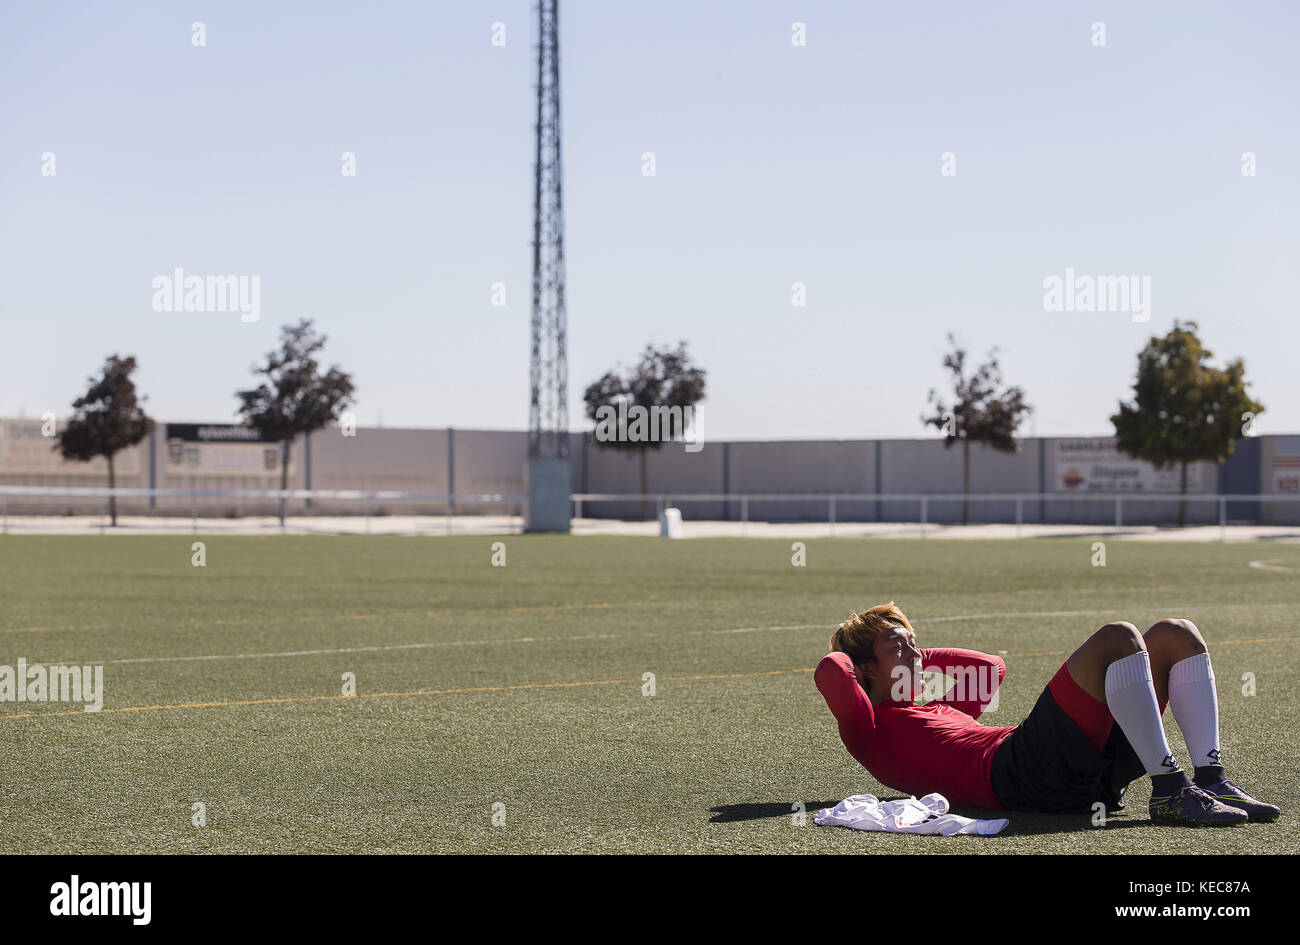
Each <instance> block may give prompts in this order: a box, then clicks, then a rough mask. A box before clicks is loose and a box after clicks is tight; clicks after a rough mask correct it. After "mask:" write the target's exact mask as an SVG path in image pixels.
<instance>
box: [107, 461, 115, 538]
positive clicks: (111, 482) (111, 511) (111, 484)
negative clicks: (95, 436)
mask: <svg viewBox="0 0 1300 945" xmlns="http://www.w3.org/2000/svg"><path fill="white" fill-rule="evenodd" d="M108 488H110V489H115V488H117V478H116V476H115V475H114V474H113V456H112V454H111V453H110V454H109V456H108ZM108 517H109V521H111V522H112V523H113V527H114V528H116V527H117V496H115V495H110V496H109V497H108Z"/></svg>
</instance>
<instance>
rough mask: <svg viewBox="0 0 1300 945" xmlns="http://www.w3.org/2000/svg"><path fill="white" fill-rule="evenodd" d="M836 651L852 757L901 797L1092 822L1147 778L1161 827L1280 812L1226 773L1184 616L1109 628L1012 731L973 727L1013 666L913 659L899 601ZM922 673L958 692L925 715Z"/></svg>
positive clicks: (827, 662)
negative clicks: (1169, 720) (1176, 736)
mask: <svg viewBox="0 0 1300 945" xmlns="http://www.w3.org/2000/svg"><path fill="white" fill-rule="evenodd" d="M831 650H832V651H833V652H831V653H830V654H829V655H828V656H826V657H825V658H823V659H822V661H821V663H820V664H819V665H818V666H817V672H816V674H815V677H814V678H815V679H816V682H817V688H818V689H819V690H821V694H822V696H824V697H825V699H826V704H827V705H828V706H829V707H830V710H831V712H832V713H833V714H834V715H835V718H836V721H838V722H839V729H840V738H841V739H842V740H843V742H844V747H845V748H847V749H848V750H849V754H851V755H852V756H853V757H854V758H856V759H857V760H858V761H859V762H860V763H861V764H862V766H863V767H864V768H866V769H867V770H868V771H869V772H871V774H872V776H873V777H875V778H876V780H878V781H880V782H881V783H882V784H886V785H888V786H889V787H891V788H895V789H896V790H899V791H904V792H906V793H908V794H914V795H916V796H917V797H921V796H922V795H924V794H928V793H930V792H938V793H940V794H942V795H944V796H945V797H946V798H948V801H949V802H950V803H952V804H954V805H968V806H974V807H990V808H995V809H1000V810H1035V811H1055V812H1072V811H1080V812H1090V811H1091V810H1092V805H1093V804H1094V803H1096V802H1098V801H1100V802H1102V803H1104V804H1105V805H1106V809H1107V810H1120V809H1122V808H1123V806H1124V792H1125V790H1126V789H1127V788H1128V785H1129V783H1130V782H1131V781H1133V780H1135V779H1137V778H1140V777H1141V776H1142V774H1143V773H1144V772H1145V773H1146V774H1148V775H1150V776H1151V808H1150V809H1151V819H1152V820H1153V821H1156V822H1158V823H1168V824H1187V825H1192V826H1196V825H1201V824H1214V825H1232V824H1241V823H1245V822H1246V821H1247V820H1254V821H1272V820H1277V818H1278V814H1279V809H1278V808H1277V807H1274V806H1273V805H1272V804H1264V803H1262V802H1260V801H1257V800H1256V799H1255V798H1253V797H1251V796H1250V795H1249V794H1247V793H1246V792H1245V791H1243V790H1242V789H1241V788H1239V787H1238V786H1237V785H1236V784H1234V783H1232V782H1231V781H1229V780H1228V778H1227V775H1226V774H1225V773H1224V770H1223V764H1222V758H1221V756H1220V754H1219V703H1218V698H1217V696H1216V695H1215V691H1214V671H1213V670H1212V669H1211V668H1210V656H1209V652H1208V651H1207V649H1206V646H1205V641H1204V640H1203V639H1202V638H1201V634H1200V632H1199V631H1198V630H1197V629H1196V626H1195V625H1194V624H1193V623H1192V622H1191V621H1190V620H1181V619H1165V620H1160V621H1157V622H1156V623H1155V624H1153V625H1152V627H1151V629H1149V630H1147V632H1146V633H1145V634H1141V633H1138V631H1137V628H1136V627H1134V626H1133V625H1132V624H1131V623H1108V624H1106V625H1105V626H1104V627H1102V628H1101V629H1100V630H1098V631H1097V632H1096V633H1094V634H1093V635H1092V636H1091V637H1089V638H1088V639H1087V640H1086V641H1085V642H1084V644H1083V645H1082V646H1080V647H1079V648H1078V649H1077V650H1075V651H1074V653H1072V654H1071V655H1070V658H1069V659H1067V660H1066V661H1065V662H1064V663H1062V664H1061V668H1060V669H1059V670H1057V672H1056V675H1055V676H1053V677H1052V681H1051V682H1050V683H1048V685H1047V688H1046V689H1044V690H1043V694H1042V695H1041V696H1039V697H1038V702H1037V704H1035V706H1034V708H1033V711H1031V712H1030V713H1029V717H1028V718H1026V719H1025V720H1024V721H1023V722H1021V723H1020V724H1019V725H1011V726H1004V727H993V726H987V725H981V724H980V723H979V722H977V721H976V719H977V718H978V717H979V716H980V714H981V713H982V712H983V711H984V710H985V708H986V707H987V706H988V704H989V702H990V701H991V699H992V695H993V692H994V691H995V690H996V688H997V686H998V685H999V684H1000V683H1001V681H1002V679H1003V677H1004V676H1005V675H1006V664H1004V663H1003V662H1002V660H1001V659H1000V658H999V657H996V656H990V655H988V654H986V653H977V652H975V651H973V650H962V649H956V648H936V649H928V650H919V649H917V647H916V635H915V633H913V631H912V625H911V624H910V623H909V622H908V620H907V617H906V616H904V615H903V612H902V611H901V610H899V609H898V608H897V607H895V606H894V603H893V601H890V602H889V603H888V604H881V605H879V606H877V607H872V608H871V609H870V610H868V611H866V612H865V613H861V614H854V615H853V616H852V617H850V618H849V619H848V620H846V621H845V622H844V623H842V624H840V626H839V629H837V630H836V631H835V633H834V634H832V635H831ZM926 670H933V671H937V672H941V673H943V674H944V675H945V676H956V677H957V678H958V682H957V684H956V685H954V686H953V688H952V689H951V690H950V691H949V692H948V693H947V694H946V695H944V696H943V697H942V698H940V699H936V700H934V701H932V702H929V703H927V704H926V705H918V704H917V702H916V696H918V695H921V694H922V690H923V688H924V685H923V684H924V672H925V671H926ZM972 677H975V678H974V679H972ZM973 682H981V683H982V684H980V685H972V683H973ZM1166 705H1172V706H1173V710H1174V719H1175V720H1176V721H1177V722H1178V727H1179V728H1181V729H1182V731H1183V736H1184V738H1185V739H1186V740H1187V749H1188V751H1189V752H1190V753H1191V756H1192V762H1193V764H1194V766H1195V768H1194V772H1193V779H1192V780H1188V777H1187V775H1186V774H1185V773H1184V772H1183V771H1182V770H1181V769H1180V768H1179V767H1178V764H1177V762H1175V761H1174V757H1173V754H1172V752H1170V750H1169V743H1168V742H1167V741H1166V740H1165V730H1164V726H1163V724H1162V721H1161V715H1162V714H1163V713H1164V710H1165V706H1166ZM1116 723H1118V724H1116Z"/></svg>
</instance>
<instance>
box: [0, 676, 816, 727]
mask: <svg viewBox="0 0 1300 945" xmlns="http://www.w3.org/2000/svg"><path fill="white" fill-rule="evenodd" d="M811 672H812V669H811V668H807V669H772V670H765V671H764V672H760V673H720V674H716V675H699V676H662V677H660V678H661V679H663V680H666V681H670V682H671V681H682V680H693V679H744V678H748V677H756V676H787V675H790V674H792V673H811ZM639 682H641V680H640V679H593V680H585V681H582V682H556V683H521V684H519V685H514V686H470V687H467V688H463V689H413V690H411V691H409V692H360V693H357V694H356V695H355V696H344V695H338V696H290V697H287V698H280V699H241V700H238V701H231V702H178V703H174V704H172V705H131V706H122V707H121V708H117V709H100V710H99V711H98V712H87V711H85V710H84V709H74V710H72V711H70V712H24V713H21V714H18V715H0V720H2V719H43V718H52V717H55V716H69V715H108V714H109V713H110V712H156V711H161V710H163V709H216V708H227V707H231V706H241V705H276V704H279V703H285V702H331V701H337V702H346V701H348V700H351V699H386V698H393V697H398V696H448V695H464V694H467V693H473V692H509V691H511V690H515V689H572V688H575V687H578V686H620V685H630V684H632V683H639Z"/></svg>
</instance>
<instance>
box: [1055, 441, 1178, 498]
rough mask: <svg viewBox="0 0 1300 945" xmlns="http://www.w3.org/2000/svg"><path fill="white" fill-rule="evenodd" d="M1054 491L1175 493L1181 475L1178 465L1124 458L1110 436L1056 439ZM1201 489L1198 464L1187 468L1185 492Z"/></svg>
mask: <svg viewBox="0 0 1300 945" xmlns="http://www.w3.org/2000/svg"><path fill="white" fill-rule="evenodd" d="M1053 449H1054V457H1053V458H1054V460H1055V462H1054V468H1055V474H1054V476H1053V477H1052V490H1053V491H1054V492H1179V491H1181V489H1182V480H1181V477H1182V472H1181V470H1180V468H1179V467H1178V466H1169V467H1167V468H1165V469H1156V468H1155V466H1153V465H1151V463H1148V462H1146V461H1144V460H1140V459H1132V458H1131V457H1128V456H1125V455H1124V454H1123V453H1121V452H1120V451H1119V450H1118V449H1116V447H1115V438H1114V437H1112V436H1094V437H1080V438H1078V439H1072V440H1057V441H1056V442H1055V443H1054V444H1053ZM1200 487H1201V469H1200V465H1199V464H1198V463H1192V464H1190V465H1189V466H1188V467H1187V489H1188V491H1189V492H1196V491H1198V490H1199V489H1200Z"/></svg>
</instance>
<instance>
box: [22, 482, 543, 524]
mask: <svg viewBox="0 0 1300 945" xmlns="http://www.w3.org/2000/svg"><path fill="white" fill-rule="evenodd" d="M10 497H27V498H55V499H57V498H70V499H82V500H85V499H99V500H100V503H99V507H100V512H99V514H100V516H101V521H102V522H104V523H106V522H107V520H108V516H109V502H108V500H109V499H110V498H116V499H149V500H156V499H178V500H186V499H187V500H189V518H190V521H191V530H192V531H195V532H197V531H198V522H199V511H200V510H199V503H200V500H204V499H207V500H212V499H220V500H253V501H276V502H278V501H283V502H284V503H285V504H286V507H285V518H286V520H287V519H289V518H305V517H307V516H305V515H303V514H302V513H301V512H298V514H294V512H295V511H296V510H292V509H289V508H288V505H287V504H288V502H289V501H293V500H301V501H304V502H308V503H310V502H332V501H337V502H349V503H358V502H359V503H361V512H360V514H361V515H363V516H364V517H365V522H366V531H367V532H369V531H370V521H371V518H372V516H375V515H377V514H378V513H377V512H376V509H377V508H378V504H379V503H381V502H438V503H442V504H443V507H444V512H443V517H444V518H445V531H446V534H451V531H452V519H453V517H455V516H456V514H457V513H456V507H457V504H458V503H459V504H460V506H461V508H462V509H463V508H464V506H466V505H474V504H480V505H481V504H487V503H500V504H505V505H506V506H507V510H506V511H505V512H504V514H505V515H506V516H507V517H508V518H513V517H514V513H513V512H511V511H509V504H510V503H515V504H520V505H522V503H523V502H524V500H525V499H526V498H527V497H526V496H524V495H522V494H518V493H508V492H401V491H396V490H384V489H378V490H365V489H140V488H117V489H109V488H97V487H82V486H4V485H0V534H8V532H9V499H10ZM178 507H179V506H178ZM354 507H355V506H354ZM46 514H49V513H46ZM131 514H135V513H131ZM274 514H275V515H276V516H278V515H279V512H278V511H277V512H275V513H274ZM317 514H319V511H318V513H317ZM352 514H357V513H355V512H353V513H352ZM149 517H151V518H168V517H175V516H165V515H160V514H158V513H157V510H156V509H155V510H151V513H150V516H149ZM429 517H436V516H429ZM103 527H104V525H103V524H101V526H100V528H101V530H102V529H103Z"/></svg>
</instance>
